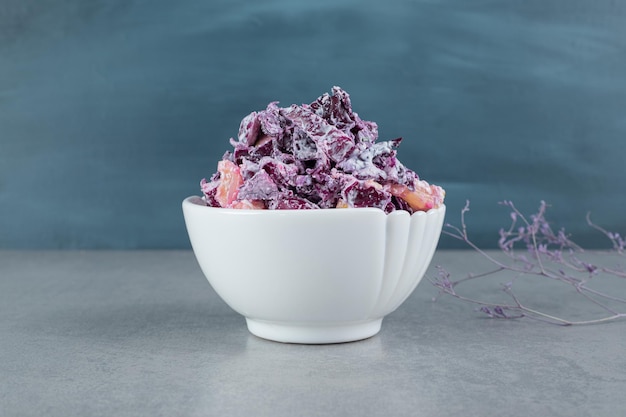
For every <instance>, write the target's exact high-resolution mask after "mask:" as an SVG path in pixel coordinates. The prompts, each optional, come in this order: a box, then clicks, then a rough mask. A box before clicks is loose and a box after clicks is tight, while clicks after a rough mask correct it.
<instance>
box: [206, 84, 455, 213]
mask: <svg viewBox="0 0 626 417" xmlns="http://www.w3.org/2000/svg"><path fill="white" fill-rule="evenodd" d="M377 139H378V126H377V125H376V123H374V122H370V121H365V120H361V119H360V118H359V116H358V114H357V113H355V112H354V111H352V105H351V103H350V96H349V95H348V93H346V92H345V91H344V90H342V89H341V88H339V87H333V89H332V94H328V93H325V94H324V95H322V96H321V97H319V98H318V99H317V100H315V101H314V102H313V103H311V104H303V105H302V106H298V105H295V104H294V105H291V106H290V107H285V108H281V107H278V102H272V103H270V104H268V106H267V108H266V109H265V110H261V111H258V112H252V113H250V114H249V115H248V116H246V117H245V118H244V119H243V120H242V121H241V125H240V127H239V135H238V139H237V140H235V139H233V138H231V139H230V143H231V145H232V146H233V150H231V151H227V152H226V153H225V154H224V156H223V158H222V160H221V161H219V162H218V164H217V172H216V173H215V174H213V176H212V177H210V179H209V180H207V179H206V178H205V179H203V180H202V181H201V182H200V187H201V189H202V193H203V194H204V201H205V202H206V204H207V205H208V206H212V207H224V208H234V209H269V210H283V209H329V208H347V207H376V208H380V209H382V210H384V211H385V212H386V213H390V212H392V211H394V210H406V211H408V212H409V213H413V212H415V211H427V210H430V209H432V208H437V207H439V206H441V205H442V204H443V200H444V197H445V191H444V190H443V188H441V187H439V186H437V185H431V184H429V183H427V182H426V181H424V180H421V179H420V178H419V177H418V175H417V174H416V173H415V172H413V171H411V170H410V169H408V168H406V167H405V166H404V165H403V164H402V163H401V162H400V161H399V160H398V159H397V157H396V152H397V151H396V148H397V147H398V145H399V144H400V142H401V141H402V138H397V139H393V140H390V141H386V142H376V140H377Z"/></svg>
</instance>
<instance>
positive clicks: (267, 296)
mask: <svg viewBox="0 0 626 417" xmlns="http://www.w3.org/2000/svg"><path fill="white" fill-rule="evenodd" d="M183 213H184V216H185V223H186V225H187V232H188V233H189V239H190V241H191V245H192V247H193V251H194V253H195V255H196V259H197V260H198V263H199V264H200V268H201V269H202V271H203V273H204V275H205V276H206V277H207V279H208V280H209V283H210V284H211V285H212V287H213V288H214V289H215V291H216V292H217V294H218V295H219V296H220V297H221V298H222V299H223V300H224V301H225V302H226V303H227V304H228V305H229V306H230V307H232V308H233V309H234V310H235V311H237V312H238V313H239V314H241V315H243V316H244V317H245V318H246V322H247V325H248V329H249V330H250V332H251V333H253V334H254V335H257V336H259V337H262V338H265V339H270V340H275V341H280V342H293V343H338V342H349V341H354V340H359V339H364V338H367V337H370V336H373V335H375V334H376V333H378V332H379V330H380V327H381V323H382V319H383V317H384V316H385V315H387V314H389V313H391V312H392V311H394V310H395V309H396V308H398V307H399V306H400V304H402V302H403V301H404V300H406V298H407V297H408V296H409V295H410V294H411V293H412V292H413V290H414V289H415V287H416V286H417V284H419V282H420V281H421V279H422V277H423V276H424V273H425V272H426V269H427V268H428V266H429V264H430V261H431V259H432V256H433V254H434V252H435V248H436V247H437V242H438V241H439V236H440V234H441V228H442V225H443V220H444V215H445V206H442V207H440V208H438V209H433V210H430V211H428V212H417V213H415V214H413V215H409V213H408V212H405V211H395V212H393V213H391V214H385V213H384V212H383V211H381V210H379V209H375V208H356V209H325V210H236V209H224V208H213V207H207V206H206V205H205V204H204V202H203V201H202V199H201V198H200V197H188V198H186V199H185V200H184V201H183Z"/></svg>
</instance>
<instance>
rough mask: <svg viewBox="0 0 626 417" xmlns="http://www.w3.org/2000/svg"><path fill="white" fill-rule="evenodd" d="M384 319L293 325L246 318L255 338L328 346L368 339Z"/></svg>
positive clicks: (377, 330) (376, 331) (378, 329)
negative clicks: (329, 344) (328, 344)
mask: <svg viewBox="0 0 626 417" xmlns="http://www.w3.org/2000/svg"><path fill="white" fill-rule="evenodd" d="M382 322H383V319H375V320H368V321H359V322H350V323H339V324H291V323H284V322H276V321H265V320H254V319H249V318H246V323H247V325H248V330H249V331H250V333H252V334H253V335H255V336H258V337H261V338H263V339H268V340H273V341H275V342H282V343H301V344H327V343H345V342H354V341H357V340H362V339H367V338H368V337H372V336H374V335H375V334H377V333H378V332H379V331H380V327H381V325H382Z"/></svg>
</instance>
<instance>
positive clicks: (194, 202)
mask: <svg viewBox="0 0 626 417" xmlns="http://www.w3.org/2000/svg"><path fill="white" fill-rule="evenodd" d="M182 204H183V207H185V206H187V207H188V208H191V207H194V209H193V210H205V211H208V212H211V211H216V212H218V211H219V212H221V213H239V214H241V215H246V216H250V215H262V216H268V215H270V214H267V213H276V214H272V215H296V214H295V213H300V214H297V215H298V216H311V215H320V213H351V212H354V211H358V212H360V213H363V212H372V213H381V214H383V215H392V214H393V215H405V214H408V215H410V216H412V215H418V216H420V215H428V214H429V213H435V212H439V211H441V210H445V208H446V205H445V204H441V205H440V206H439V207H436V208H432V209H430V210H428V211H423V210H419V211H416V212H413V213H412V214H411V213H409V212H408V211H406V210H394V211H392V212H391V213H385V212H384V211H383V210H382V209H379V208H377V207H347V208H342V209H313V210H302V209H282V210H242V209H233V208H224V207H212V206H207V205H206V204H205V203H204V198H203V197H201V196H198V195H191V196H189V197H186V198H185V199H184V200H183V203H182ZM261 213H266V214H261ZM394 213H395V214H394ZM344 215H345V214H344Z"/></svg>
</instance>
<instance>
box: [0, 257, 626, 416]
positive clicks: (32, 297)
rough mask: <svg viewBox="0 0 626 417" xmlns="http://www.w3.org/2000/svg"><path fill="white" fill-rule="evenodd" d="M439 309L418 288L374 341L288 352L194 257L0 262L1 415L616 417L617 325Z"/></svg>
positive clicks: (458, 306)
mask: <svg viewBox="0 0 626 417" xmlns="http://www.w3.org/2000/svg"><path fill="white" fill-rule="evenodd" d="M478 259H479V258H478V257H477V256H476V255H474V254H473V253H471V252H446V251H443V252H439V253H437V255H436V258H435V261H434V263H435V264H443V265H445V266H446V267H447V268H448V269H449V270H450V271H451V272H453V273H455V274H460V273H464V272H467V271H468V270H469V269H471V268H474V267H476V268H478V267H479V266H478ZM431 272H432V270H431ZM467 288H468V291H470V294H471V291H478V288H479V287H478V286H477V287H475V288H474V289H472V288H470V287H467ZM531 290H533V291H534V293H536V295H537V300H538V302H540V303H542V302H546V303H547V304H546V305H548V304H550V305H552V307H553V308H556V309H557V310H560V309H564V308H566V307H567V308H570V307H573V311H574V312H575V314H580V315H584V314H586V313H587V310H586V309H587V308H589V309H590V308H591V307H587V305H586V304H584V303H581V304H580V306H578V305H577V304H572V303H573V302H574V301H572V302H570V301H565V300H567V299H566V298H562V297H561V295H559V294H558V293H557V292H556V288H555V287H549V288H539V287H535V288H534V289H531ZM617 291H619V289H618V288H617V287H616V288H615V293H617ZM435 293H436V291H435V290H434V288H433V287H432V286H431V285H430V284H429V283H428V282H426V281H424V282H422V283H421V284H420V286H419V287H418V289H417V290H416V292H415V293H414V294H413V295H412V296H411V297H410V298H409V299H408V300H407V302H406V303H405V304H404V305H403V306H401V307H400V308H399V309H398V310H397V311H396V312H394V313H393V314H391V315H390V316H388V317H387V318H386V319H385V320H384V322H383V328H382V331H381V332H380V334H379V335H377V336H375V337H373V338H370V339H367V340H364V341H361V342H355V343H347V344H337V345H324V346H303V345H289V344H280V343H275V342H270V341H266V340H262V339H259V338H257V337H255V336H252V335H250V334H249V333H248V332H247V330H246V327H245V322H244V319H243V318H242V317H240V316H238V315H237V314H236V313H234V312H233V311H232V310H230V309H229V308H228V307H227V306H226V305H225V304H224V303H223V302H222V301H221V300H220V299H219V298H218V297H217V295H216V294H215V292H214V291H213V290H212V289H211V287H210V286H209V284H208V283H207V282H206V280H205V279H204V277H203V276H202V274H201V272H200V270H199V268H198V266H197V264H196V262H195V259H194V257H193V254H192V253H191V252H188V251H161V252H159V251H150V252H25V251H22V252H10V251H4V252H1V251H0V415H2V416H4V417H6V416H74V415H80V416H104V415H115V416H120V417H121V416H137V415H146V416H204V415H206V416H212V415H215V416H314V415H320V416H321V415H324V416H334V415H336V416H352V415H355V416H383V415H384V416H455V415H459V416H568V417H575V416H592V415H593V416H612V417H613V416H619V415H623V414H622V413H623V411H624V410H625V409H626V400H625V396H624V393H625V392H626V355H625V354H624V353H625V351H624V346H625V345H626V332H625V331H624V330H625V326H626V323H625V322H623V321H622V322H614V323H611V324H604V325H594V326H584V327H567V328H565V327H558V326H552V325H546V324H542V323H537V322H532V321H497V320H490V319H487V318H485V317H483V316H481V315H479V314H478V313H476V312H474V311H473V310H472V307H470V306H468V305H465V304H462V303H459V302H457V301H456V300H454V299H447V298H442V299H440V300H439V301H437V302H435V303H433V302H432V301H431V297H432V296H433V295H434V294H435ZM473 295H477V294H473ZM589 312H590V311H589Z"/></svg>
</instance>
